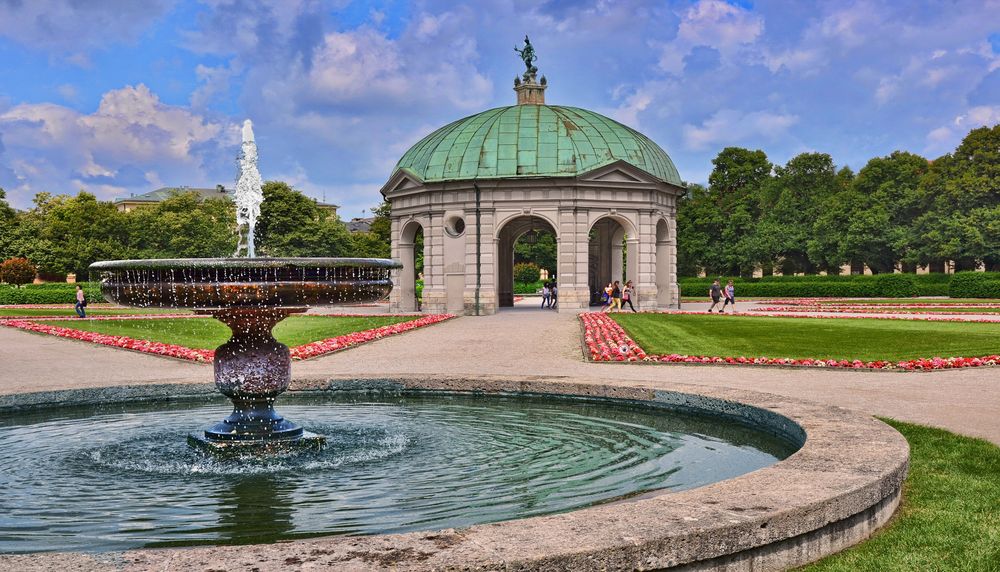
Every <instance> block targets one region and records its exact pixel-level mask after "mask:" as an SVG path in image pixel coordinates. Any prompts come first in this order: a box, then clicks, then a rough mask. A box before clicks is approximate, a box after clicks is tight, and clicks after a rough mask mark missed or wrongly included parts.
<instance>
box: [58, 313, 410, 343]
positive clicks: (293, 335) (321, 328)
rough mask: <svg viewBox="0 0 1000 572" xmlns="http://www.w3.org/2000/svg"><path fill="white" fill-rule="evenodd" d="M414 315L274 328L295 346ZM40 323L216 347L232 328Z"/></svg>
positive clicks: (184, 322)
mask: <svg viewBox="0 0 1000 572" xmlns="http://www.w3.org/2000/svg"><path fill="white" fill-rule="evenodd" d="M414 319H416V318H414V317H412V316H362V317H353V316H352V317H342V316H290V317H289V318H287V319H285V320H284V321H282V322H281V323H279V324H278V325H277V326H276V327H275V328H274V337H275V338H277V340H278V341H280V342H281V343H283V344H285V345H287V346H290V347H294V346H300V345H302V344H307V343H309V342H315V341H317V340H323V339H326V338H333V337H336V336H341V335H344V334H350V333H352V332H360V331H362V330H370V329H372V328H377V327H379V326H388V325H391V324H398V323H399V322H408V321H410V320H414ZM40 323H43V324H51V325H53V326H60V327H65V328H74V329H77V330H84V331H88V332H99V333H102V334H110V335H114V336H128V337H130V338H137V339H143V340H150V341H154V342H161V343H167V344H176V345H179V346H185V347H189V348H194V349H215V348H217V347H218V346H220V345H222V344H223V343H225V342H226V340H228V339H229V328H228V327H227V326H226V325H225V324H223V323H222V322H220V321H218V320H215V319H213V318H207V317H206V318H161V319H154V320H103V321H85V320H80V321H78V322H64V321H60V322H46V321H41V320H40Z"/></svg>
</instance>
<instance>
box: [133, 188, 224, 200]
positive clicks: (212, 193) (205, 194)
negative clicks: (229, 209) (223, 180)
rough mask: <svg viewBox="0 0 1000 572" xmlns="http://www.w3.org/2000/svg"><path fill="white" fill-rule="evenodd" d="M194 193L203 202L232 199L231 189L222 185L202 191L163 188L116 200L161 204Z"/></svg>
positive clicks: (197, 189)
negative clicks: (171, 198) (176, 196)
mask: <svg viewBox="0 0 1000 572" xmlns="http://www.w3.org/2000/svg"><path fill="white" fill-rule="evenodd" d="M190 192H194V193H197V194H198V197H199V198H200V199H201V200H205V199H218V198H223V197H227V198H228V197H230V196H231V195H232V190H231V189H226V188H225V187H223V186H222V185H218V186H215V187H212V188H210V189H202V188H197V187H184V186H181V187H161V188H159V189H156V190H155V191H149V192H148V193H142V194H141V195H132V196H128V197H118V198H117V199H115V202H116V203H123V202H135V203H159V202H162V201H165V200H167V199H169V198H170V195H172V194H174V193H190Z"/></svg>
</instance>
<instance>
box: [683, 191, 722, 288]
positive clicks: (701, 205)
mask: <svg viewBox="0 0 1000 572" xmlns="http://www.w3.org/2000/svg"><path fill="white" fill-rule="evenodd" d="M722 225H723V216H722V211H721V210H720V209H719V207H718V204H717V203H716V202H715V201H714V200H712V197H711V196H710V195H709V192H708V189H706V188H705V187H703V186H701V185H698V184H690V185H688V192H687V194H686V195H685V196H684V197H682V198H681V199H680V200H679V202H678V204H677V267H678V272H679V274H680V275H682V276H695V275H697V274H698V273H699V272H700V271H702V270H704V271H705V272H708V273H709V274H712V273H713V272H714V271H717V270H718V269H719V268H721V266H722V261H721V258H720V257H719V255H718V251H719V248H720V244H719V235H720V234H721V232H722V231H721V229H722Z"/></svg>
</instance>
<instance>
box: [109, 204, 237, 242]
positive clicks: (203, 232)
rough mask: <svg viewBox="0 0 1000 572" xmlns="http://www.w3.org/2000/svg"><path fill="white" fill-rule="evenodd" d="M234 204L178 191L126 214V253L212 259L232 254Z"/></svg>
mask: <svg viewBox="0 0 1000 572" xmlns="http://www.w3.org/2000/svg"><path fill="white" fill-rule="evenodd" d="M235 216H236V215H235V207H234V205H233V203H232V202H231V201H227V200H224V199H209V200H206V201H202V200H201V199H200V198H199V197H198V195H197V193H194V192H190V191H189V192H186V193H183V192H178V193H175V194H173V195H172V196H170V197H168V198H167V199H166V200H164V201H162V202H160V203H159V204H157V205H155V206H149V207H142V208H138V209H135V210H133V211H131V212H129V213H127V215H126V217H125V218H126V219H127V225H128V238H127V243H126V244H127V246H128V256H130V257H138V258H214V257H222V256H231V255H232V253H233V251H234V250H235V248H236V242H235V235H234V232H233V228H234V222H233V221H235Z"/></svg>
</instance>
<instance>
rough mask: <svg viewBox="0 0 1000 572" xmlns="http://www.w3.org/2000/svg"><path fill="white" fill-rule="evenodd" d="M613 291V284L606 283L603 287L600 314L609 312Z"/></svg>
mask: <svg viewBox="0 0 1000 572" xmlns="http://www.w3.org/2000/svg"><path fill="white" fill-rule="evenodd" d="M613 290H614V284H613V283H611V282H608V285H607V286H605V287H604V294H602V295H601V304H602V307H601V312H610V311H611V292H612V291H613Z"/></svg>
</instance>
